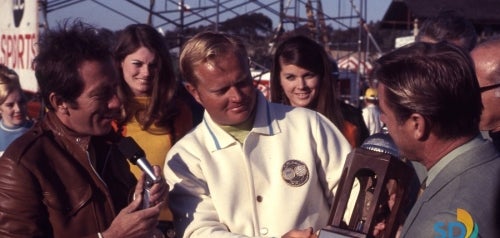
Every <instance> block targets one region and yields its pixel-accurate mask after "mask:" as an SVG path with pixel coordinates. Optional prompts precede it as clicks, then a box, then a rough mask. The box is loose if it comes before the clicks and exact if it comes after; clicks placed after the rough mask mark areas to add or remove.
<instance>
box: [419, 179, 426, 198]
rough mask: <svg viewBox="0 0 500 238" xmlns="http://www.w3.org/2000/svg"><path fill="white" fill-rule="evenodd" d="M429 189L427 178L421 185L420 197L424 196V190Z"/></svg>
mask: <svg viewBox="0 0 500 238" xmlns="http://www.w3.org/2000/svg"><path fill="white" fill-rule="evenodd" d="M426 188H427V177H425V178H424V181H422V183H421V184H420V189H419V190H418V197H420V196H422V193H424V190H425V189H426Z"/></svg>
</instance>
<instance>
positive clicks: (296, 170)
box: [281, 160, 309, 187]
mask: <svg viewBox="0 0 500 238" xmlns="http://www.w3.org/2000/svg"><path fill="white" fill-rule="evenodd" d="M281 177H282V178H283V180H285V182H286V183H287V184H288V185H290V186H293V187H299V186H302V185H304V184H305V183H306V182H307V180H309V169H308V168H307V166H306V165H305V164H304V163H303V162H301V161H298V160H288V161H287V162H285V164H283V167H282V168H281Z"/></svg>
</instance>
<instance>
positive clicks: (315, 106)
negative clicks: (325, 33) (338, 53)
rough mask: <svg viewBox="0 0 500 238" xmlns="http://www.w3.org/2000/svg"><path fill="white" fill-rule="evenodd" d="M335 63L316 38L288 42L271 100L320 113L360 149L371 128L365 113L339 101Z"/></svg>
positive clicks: (278, 59) (279, 55)
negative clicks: (366, 122) (364, 116)
mask: <svg viewBox="0 0 500 238" xmlns="http://www.w3.org/2000/svg"><path fill="white" fill-rule="evenodd" d="M332 64H333V63H332V60H331V59H330V58H329V57H328V55H327V53H326V52H325V50H324V49H323V47H322V46H321V45H319V44H318V43H316V42H315V41H313V40H312V39H310V38H308V37H305V36H300V35H297V36H292V37H289V38H287V39H285V40H284V41H283V42H281V43H280V44H279V45H278V47H277V49H276V52H275V53H274V57H273V67H272V70H271V101H272V102H277V103H283V104H286V105H292V106H298V107H306V108H309V109H312V110H315V111H318V112H320V113H321V114H323V115H324V116H326V117H327V118H328V119H330V121H332V122H333V123H334V124H335V125H336V126H337V127H338V128H339V129H340V130H341V131H342V133H343V134H344V136H345V137H346V138H347V140H348V141H349V143H350V144H351V146H353V147H357V146H359V145H361V143H362V142H363V140H364V139H366V137H368V129H367V128H366V125H365V124H364V122H363V118H362V116H361V111H360V110H356V108H353V107H352V106H350V105H347V104H345V103H343V102H341V101H340V100H339V98H338V96H337V94H336V93H337V89H336V88H335V82H336V78H335V77H334V76H333V75H332V73H333V65H332ZM356 118H357V119H356Z"/></svg>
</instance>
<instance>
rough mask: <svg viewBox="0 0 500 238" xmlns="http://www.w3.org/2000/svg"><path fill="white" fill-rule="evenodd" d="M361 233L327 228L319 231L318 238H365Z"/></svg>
mask: <svg viewBox="0 0 500 238" xmlns="http://www.w3.org/2000/svg"><path fill="white" fill-rule="evenodd" d="M367 237H368V236H367V235H366V234H363V233H359V232H355V231H350V230H345V229H340V228H337V227H333V226H327V227H325V228H323V229H321V230H320V232H319V235H318V238H367Z"/></svg>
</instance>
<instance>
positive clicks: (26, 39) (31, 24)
mask: <svg viewBox="0 0 500 238" xmlns="http://www.w3.org/2000/svg"><path fill="white" fill-rule="evenodd" d="M37 4H38V1H36V0H26V1H25V0H0V6H1V8H0V34H1V36H0V64H4V65H6V66H7V67H9V68H11V69H14V70H15V71H16V72H17V74H19V79H20V81H21V86H22V87H23V89H24V90H26V91H30V92H36V91H38V86H37V83H36V78H35V73H34V71H33V64H32V62H33V59H34V57H35V55H36V53H37V49H36V42H37V39H38V7H37Z"/></svg>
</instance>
